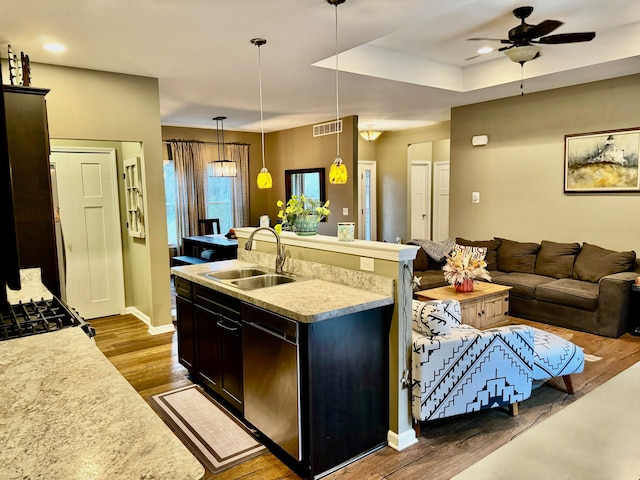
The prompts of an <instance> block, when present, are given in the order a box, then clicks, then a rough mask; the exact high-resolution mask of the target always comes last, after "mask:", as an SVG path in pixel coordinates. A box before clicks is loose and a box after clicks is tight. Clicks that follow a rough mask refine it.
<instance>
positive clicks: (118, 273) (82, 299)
mask: <svg viewBox="0 0 640 480" xmlns="http://www.w3.org/2000/svg"><path fill="white" fill-rule="evenodd" d="M52 150H53V151H52V153H51V162H52V163H54V164H55V165H56V171H57V180H58V200H59V206H60V223H61V225H62V231H63V235H64V239H65V252H66V259H67V285H66V292H67V303H68V304H69V305H70V306H72V307H73V308H75V309H76V310H77V311H78V313H80V315H81V316H83V317H84V318H86V319H91V318H97V317H104V316H108V315H115V314H121V313H124V280H123V271H122V242H121V238H120V214H119V208H118V187H117V172H116V157H115V152H114V151H113V150H111V149H106V150H97V151H94V150H91V151H86V150H83V151H77V150H76V151H74V150H72V149H52Z"/></svg>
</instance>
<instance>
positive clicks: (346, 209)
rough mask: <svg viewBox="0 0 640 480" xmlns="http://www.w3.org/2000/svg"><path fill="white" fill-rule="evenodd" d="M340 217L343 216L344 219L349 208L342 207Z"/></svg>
mask: <svg viewBox="0 0 640 480" xmlns="http://www.w3.org/2000/svg"><path fill="white" fill-rule="evenodd" d="M342 215H344V216H345V217H346V216H348V215H349V207H344V208H343V209H342Z"/></svg>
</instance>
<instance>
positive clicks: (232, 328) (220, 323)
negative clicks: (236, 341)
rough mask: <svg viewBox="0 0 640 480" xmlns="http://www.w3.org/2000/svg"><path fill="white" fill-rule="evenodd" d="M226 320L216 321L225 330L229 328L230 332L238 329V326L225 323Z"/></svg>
mask: <svg viewBox="0 0 640 480" xmlns="http://www.w3.org/2000/svg"><path fill="white" fill-rule="evenodd" d="M223 322H224V320H218V321H217V322H216V324H217V325H218V326H219V327H220V328H224V329H225V330H229V331H230V332H235V331H236V330H238V327H228V326H227V325H225V324H224V323H223Z"/></svg>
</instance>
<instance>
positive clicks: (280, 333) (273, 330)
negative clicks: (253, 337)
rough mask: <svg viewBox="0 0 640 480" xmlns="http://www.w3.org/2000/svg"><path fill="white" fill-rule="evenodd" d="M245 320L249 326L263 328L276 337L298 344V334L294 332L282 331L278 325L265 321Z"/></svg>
mask: <svg viewBox="0 0 640 480" xmlns="http://www.w3.org/2000/svg"><path fill="white" fill-rule="evenodd" d="M243 322H244V323H245V324H246V325H247V326H249V327H253V328H257V329H258V330H261V331H263V332H265V333H268V334H269V335H272V336H274V337H277V338H281V339H283V340H285V341H287V342H289V343H291V344H293V345H297V344H298V338H297V335H295V334H292V333H288V332H285V331H282V330H280V329H278V328H276V327H274V326H273V325H270V324H268V323H264V322H260V321H257V322H252V321H247V320H243Z"/></svg>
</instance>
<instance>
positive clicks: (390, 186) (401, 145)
mask: <svg viewBox="0 0 640 480" xmlns="http://www.w3.org/2000/svg"><path fill="white" fill-rule="evenodd" d="M449 136H450V122H441V123H438V124H435V125H429V126H427V127H420V128H412V129H408V130H399V131H394V132H384V133H383V134H382V135H381V136H380V137H379V138H378V139H377V140H376V141H375V142H367V141H366V140H364V139H362V138H361V137H360V139H359V149H360V150H359V156H358V158H359V159H360V160H375V161H376V165H377V166H376V174H377V179H378V182H377V208H378V240H381V241H387V242H395V241H396V237H400V238H402V240H403V241H404V242H406V241H407V240H409V235H410V228H409V213H410V212H409V209H408V206H409V189H408V185H409V177H408V173H407V172H408V160H407V148H408V147H409V145H411V144H414V143H422V142H435V141H438V140H446V139H448V138H449Z"/></svg>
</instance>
